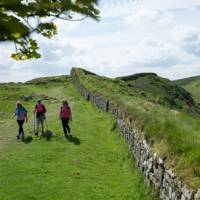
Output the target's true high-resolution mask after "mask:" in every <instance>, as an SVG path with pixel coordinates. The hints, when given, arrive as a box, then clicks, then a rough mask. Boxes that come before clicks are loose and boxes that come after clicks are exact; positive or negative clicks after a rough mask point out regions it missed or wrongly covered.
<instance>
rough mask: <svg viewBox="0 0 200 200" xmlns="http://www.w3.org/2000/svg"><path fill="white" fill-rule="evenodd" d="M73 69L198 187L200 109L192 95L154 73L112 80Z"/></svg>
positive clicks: (166, 159)
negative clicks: (125, 115) (112, 103)
mask: <svg viewBox="0 0 200 200" xmlns="http://www.w3.org/2000/svg"><path fill="white" fill-rule="evenodd" d="M74 70H76V73H77V74H78V76H79V80H80V82H81V84H82V85H84V86H85V88H87V89H88V90H89V91H90V92H92V93H94V94H97V95H103V96H105V97H107V98H108V99H109V100H110V101H112V102H114V103H116V104H117V105H118V107H119V108H120V109H121V110H123V111H124V112H126V113H127V114H128V115H129V116H131V117H132V119H133V124H134V126H135V127H137V128H138V130H139V131H140V132H141V134H142V136H143V137H145V138H146V140H147V141H148V143H149V145H150V146H151V147H152V149H153V150H154V151H156V152H157V153H158V154H159V155H160V156H161V157H163V159H165V162H166V163H167V165H168V167H170V168H172V169H173V170H174V171H175V172H176V173H177V174H178V175H179V177H180V178H181V179H182V180H184V181H185V182H186V183H187V184H188V185H190V186H191V187H193V188H199V186H200V145H199V141H200V132H199V130H200V119H199V108H198V105H197V103H196V102H195V101H194V100H193V98H192V96H191V94H190V93H189V92H187V91H186V90H184V89H182V88H181V87H179V86H177V85H176V84H174V83H173V82H171V81H169V80H166V79H163V78H161V77H158V76H157V75H155V74H137V75H132V76H128V77H121V78H115V79H110V78H106V77H101V76H97V75H95V74H93V73H90V72H87V71H85V70H82V69H74ZM160 99H162V101H160ZM172 100H174V101H173V102H171V101H172ZM174 102H175V103H174ZM180 105H181V106H180Z"/></svg>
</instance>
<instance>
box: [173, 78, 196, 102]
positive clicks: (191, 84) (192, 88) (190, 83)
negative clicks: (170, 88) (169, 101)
mask: <svg viewBox="0 0 200 200" xmlns="http://www.w3.org/2000/svg"><path fill="white" fill-rule="evenodd" d="M174 83H175V84H177V85H179V86H181V87H183V88H185V89H186V90H187V91H189V92H190V93H191V94H192V95H193V97H194V99H195V100H196V101H197V102H198V103H200V76H194V77H190V78H184V79H179V80H175V81H174Z"/></svg>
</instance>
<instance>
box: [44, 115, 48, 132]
mask: <svg viewBox="0 0 200 200" xmlns="http://www.w3.org/2000/svg"><path fill="white" fill-rule="evenodd" d="M44 121H45V126H46V129H47V131H48V124H47V119H46V118H45V120H44Z"/></svg>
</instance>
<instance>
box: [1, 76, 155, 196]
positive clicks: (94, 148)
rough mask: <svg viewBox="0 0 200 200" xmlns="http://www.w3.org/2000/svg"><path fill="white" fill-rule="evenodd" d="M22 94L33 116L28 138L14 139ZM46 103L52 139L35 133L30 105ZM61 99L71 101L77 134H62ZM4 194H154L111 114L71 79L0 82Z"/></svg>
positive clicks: (27, 127)
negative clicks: (14, 114)
mask: <svg viewBox="0 0 200 200" xmlns="http://www.w3.org/2000/svg"><path fill="white" fill-rule="evenodd" d="M23 95H32V96H34V95H35V97H34V99H33V100H30V101H27V102H24V105H25V106H26V107H27V108H28V110H29V113H28V116H29V122H28V124H25V133H26V137H27V139H26V141H25V142H21V141H16V133H17V125H16V122H15V120H12V119H10V116H11V113H12V112H13V110H14V109H15V102H16V100H17V99H19V97H20V96H23ZM39 97H43V98H46V99H48V100H45V101H44V103H45V104H46V106H47V109H48V113H47V119H48V124H49V128H50V129H51V130H52V131H53V132H54V133H55V137H53V138H51V140H48V141H47V140H46V139H45V138H38V137H36V136H34V135H33V114H32V110H33V107H34V104H35V101H36V99H37V98H39ZM61 99H67V100H68V101H69V102H70V105H71V107H72V111H73V122H72V123H71V128H72V135H73V139H72V140H71V141H68V140H66V139H65V138H64V135H63V132H62V128H61V124H60V122H59V120H58V112H59V107H60V101H61ZM0 107H1V116H0V153H1V156H0V180H1V187H0V199H1V200H13V199H20V200H27V199H37V200H40V199H41V200H51V199H52V200H55V199H58V200H61V199H62V200H65V199H66V200H68V199H70V200H73V199H74V200H77V199H80V200H90V199H116V200H122V199H130V200H151V199H155V197H154V196H153V194H152V193H151V192H150V191H149V190H148V189H147V188H146V187H145V184H144V181H143V177H142V175H141V174H140V172H139V171H138V170H137V169H135V168H134V167H133V165H134V163H133V161H132V159H131V158H130V155H129V153H128V149H127V146H126V144H125V143H124V141H123V139H122V138H121V137H120V135H119V132H118V130H114V131H111V128H112V126H113V123H114V121H113V119H112V118H111V116H110V115H108V114H105V113H102V112H100V111H99V110H97V109H96V107H95V106H93V105H91V104H90V103H88V102H86V101H85V100H84V99H83V98H82V97H80V95H79V94H78V92H77V91H76V90H75V89H74V88H73V86H72V85H71V84H70V82H69V79H68V81H66V80H65V81H64V82H56V83H55V82H51V83H45V84H41V85H40V84H39V85H38V81H37V85H35V84H26V85H23V84H18V85H16V84H9V85H0Z"/></svg>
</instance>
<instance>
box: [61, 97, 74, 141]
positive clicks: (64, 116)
mask: <svg viewBox="0 0 200 200" xmlns="http://www.w3.org/2000/svg"><path fill="white" fill-rule="evenodd" d="M60 120H61V121H62V126H63V131H64V134H65V137H66V138H67V137H68V136H69V137H72V136H71V134H70V127H69V121H72V113H71V109H70V107H69V104H68V102H67V101H63V102H62V106H61V108H60Z"/></svg>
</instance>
